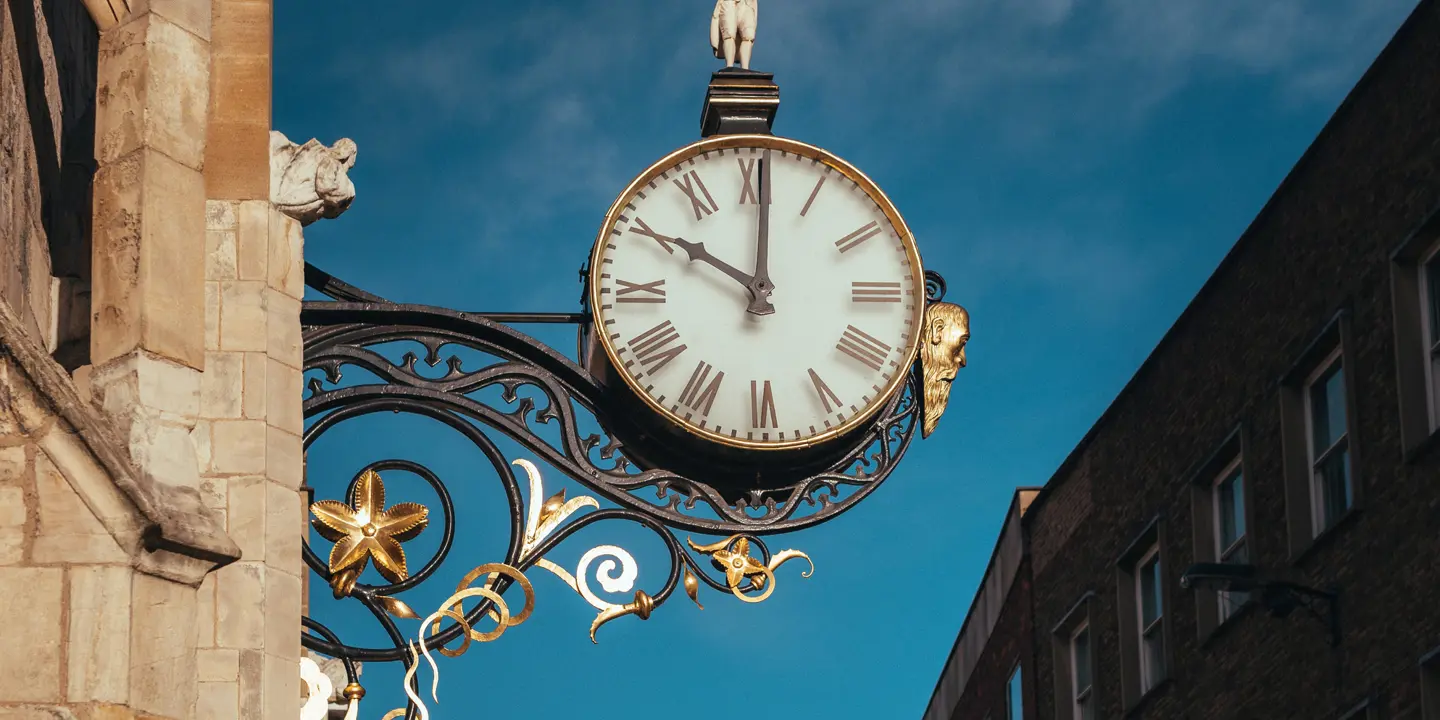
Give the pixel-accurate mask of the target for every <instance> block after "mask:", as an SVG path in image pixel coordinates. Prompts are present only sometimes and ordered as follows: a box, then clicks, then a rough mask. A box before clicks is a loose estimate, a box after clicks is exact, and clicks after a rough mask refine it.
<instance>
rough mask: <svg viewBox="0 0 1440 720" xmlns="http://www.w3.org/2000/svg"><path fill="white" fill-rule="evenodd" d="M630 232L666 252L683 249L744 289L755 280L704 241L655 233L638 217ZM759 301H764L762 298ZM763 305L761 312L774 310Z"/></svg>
mask: <svg viewBox="0 0 1440 720" xmlns="http://www.w3.org/2000/svg"><path fill="white" fill-rule="evenodd" d="M630 232H632V233H635V234H637V235H644V236H645V237H648V238H650V239H652V240H654V241H655V242H657V243H659V244H660V247H662V248H665V252H668V253H670V254H672V255H673V254H675V248H677V247H678V248H680V249H681V250H684V251H685V255H686V257H687V258H688V259H689V260H690V262H695V261H697V260H698V261H700V262H703V263H705V264H706V265H709V266H710V267H713V268H715V269H716V270H719V271H720V272H722V273H725V274H726V275H729V276H730V277H731V278H732V279H734V280H735V282H738V283H740V285H741V286H743V287H744V288H745V289H746V290H749V289H750V285H751V283H753V282H754V281H755V278H754V276H752V275H749V274H747V273H744V272H741V271H740V269H739V268H736V267H735V266H734V265H731V264H730V263H727V262H725V261H724V260H721V259H720V258H717V257H715V256H714V255H711V254H710V251H708V250H706V249H705V243H703V242H690V241H689V240H686V239H685V238H677V237H670V236H669V235H661V234H660V233H657V232H655V231H654V230H652V229H650V226H649V225H646V224H645V221H644V220H641V219H640V218H635V226H634V227H632V228H630ZM759 302H764V300H763V298H762V299H761V300H760V301H759ZM750 305H751V307H752V308H753V307H755V305H756V301H754V300H752V301H751V304H750ZM764 306H765V307H768V308H769V310H768V312H762V313H761V314H768V313H770V312H775V308H774V307H771V306H770V303H768V302H764Z"/></svg>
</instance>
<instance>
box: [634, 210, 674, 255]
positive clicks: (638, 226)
mask: <svg viewBox="0 0 1440 720" xmlns="http://www.w3.org/2000/svg"><path fill="white" fill-rule="evenodd" d="M630 232H632V233H635V234H636V235H644V236H645V237H648V238H650V239H651V240H654V241H655V242H657V243H660V247H662V248H665V252H667V253H670V254H671V255H674V254H675V248H673V247H670V245H669V243H667V242H666V241H667V240H671V239H672V238H670V237H668V236H665V235H661V234H660V233H657V232H655V231H654V230H651V229H650V226H649V225H646V224H645V221H644V220H641V219H640V218H638V217H637V218H635V224H634V225H632V226H631V227H630Z"/></svg>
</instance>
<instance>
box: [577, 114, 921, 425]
mask: <svg viewBox="0 0 1440 720" xmlns="http://www.w3.org/2000/svg"><path fill="white" fill-rule="evenodd" d="M590 272H591V275H590V282H591V304H592V307H593V309H594V314H595V328H596V333H597V335H598V336H599V339H600V341H601V343H602V344H603V346H604V348H605V350H606V354H607V355H608V356H609V358H610V359H611V362H612V364H613V365H615V369H616V370H617V371H618V372H619V373H620V375H621V376H622V377H623V378H624V380H625V382H626V383H627V384H629V385H630V386H631V387H632V388H633V389H634V390H635V391H636V392H638V393H640V394H641V395H642V396H643V397H644V398H645V400H646V402H647V404H648V405H649V406H650V407H651V408H652V409H654V410H656V411H658V412H661V413H663V414H664V415H666V416H667V417H668V418H669V419H670V420H671V421H672V422H675V423H678V424H679V425H681V426H682V427H684V428H686V429H687V430H689V431H690V432H692V433H695V434H698V435H701V436H704V437H707V438H709V439H711V440H715V441H718V442H721V443H724V444H728V445H733V446H739V447H745V448H754V449H778V448H793V447H800V446H807V445H813V444H816V443H819V442H822V441H824V440H826V439H829V438H832V437H835V436H836V435H839V434H842V433H843V432H845V431H847V430H849V429H851V428H853V427H855V426H856V425H858V424H859V423H861V422H863V421H864V420H865V419H867V418H869V417H870V416H872V415H873V414H874V413H875V412H876V411H877V410H878V409H879V408H880V406H881V405H883V403H884V402H885V401H886V400H888V399H889V398H890V397H891V396H892V395H893V393H894V392H896V391H897V390H898V389H899V388H900V386H901V384H902V382H903V381H904V377H905V373H906V372H908V371H909V368H910V364H911V362H912V361H913V360H914V357H915V349H916V347H917V344H918V337H917V331H918V328H919V327H920V325H921V317H922V313H923V311H924V303H925V295H924V272H923V270H922V269H921V267H920V258H919V254H918V253H917V252H916V249H915V245H914V241H913V239H912V238H911V237H910V234H909V232H908V230H907V229H906V228H905V225H904V221H903V220H901V219H900V216H899V214H898V212H896V211H895V209H894V207H893V206H892V205H891V204H890V202H889V201H888V200H887V199H886V198H885V196H884V194H883V193H881V192H880V190H879V189H878V188H877V187H875V185H874V184H873V183H871V182H870V181H869V179H867V178H866V177H865V176H864V175H862V174H861V173H860V172H859V171H858V170H855V169H854V168H853V167H851V166H849V165H848V164H846V163H844V162H843V161H841V160H839V159H838V158H835V157H834V156H832V155H830V154H829V153H827V152H825V151H823V150H820V149H819V148H815V147H811V146H809V145H805V144H803V143H799V142H795V141H791V140H785V139H781V138H773V137H768V136H738V137H725V138H720V139H713V140H707V141H702V142H700V143H696V144H695V145H691V146H689V147H688V148H685V149H682V150H680V151H677V152H676V153H674V154H672V155H670V156H669V157H667V158H666V159H664V160H662V161H661V162H660V163H658V164H656V165H655V166H653V167H651V168H650V170H648V171H647V172H646V173H644V174H642V175H641V176H640V178H638V179H637V180H636V181H635V182H634V183H633V184H632V185H631V186H630V188H629V189H627V190H626V192H625V193H624V194H622V195H621V197H620V198H619V199H618V200H617V201H616V204H615V206H614V208H613V209H612V210H611V212H610V213H609V215H608V216H607V219H606V223H605V226H604V227H603V228H602V230H601V235H600V238H599V240H598V242H597V244H596V248H595V254H594V257H593V258H592V265H591V271H590Z"/></svg>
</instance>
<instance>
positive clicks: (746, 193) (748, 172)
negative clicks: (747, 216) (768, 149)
mask: <svg viewBox="0 0 1440 720" xmlns="http://www.w3.org/2000/svg"><path fill="white" fill-rule="evenodd" d="M735 162H738V163H740V179H741V181H742V182H743V183H744V184H743V185H741V186H740V204H741V205H744V204H745V203H746V202H749V203H750V204H751V205H759V204H760V195H759V194H757V193H756V192H755V183H754V176H755V159H754V158H750V159H749V160H746V159H745V158H735Z"/></svg>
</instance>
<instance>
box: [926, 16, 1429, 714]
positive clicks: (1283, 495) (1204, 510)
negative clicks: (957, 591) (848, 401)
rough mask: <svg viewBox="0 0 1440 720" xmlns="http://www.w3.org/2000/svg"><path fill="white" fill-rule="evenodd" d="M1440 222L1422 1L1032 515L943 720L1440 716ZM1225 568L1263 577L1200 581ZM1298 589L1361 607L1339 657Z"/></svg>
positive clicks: (1013, 535)
mask: <svg viewBox="0 0 1440 720" xmlns="http://www.w3.org/2000/svg"><path fill="white" fill-rule="evenodd" d="M1437 210H1440V2H1436V0H1423V1H1422V2H1421V3H1420V4H1419V6H1418V7H1417V8H1416V9H1415V11H1414V12H1413V14H1412V15H1411V17H1410V18H1409V19H1408V20H1407V21H1406V23H1405V24H1404V25H1403V27H1402V28H1401V29H1400V30H1399V31H1398V32H1397V33H1396V35H1395V37H1394V39H1393V40H1392V41H1391V42H1390V44H1389V46H1388V47H1387V48H1386V49H1385V50H1384V52H1383V53H1382V54H1381V55H1380V56H1379V58H1378V59H1377V60H1376V61H1375V63H1374V64H1373V65H1372V67H1371V68H1370V69H1369V71H1368V72H1367V73H1366V74H1365V76H1364V77H1363V78H1362V79H1361V80H1360V82H1359V83H1358V84H1357V85H1356V87H1355V88H1354V89H1353V90H1352V91H1351V93H1350V95H1349V96H1348V97H1347V98H1346V100H1345V101H1344V103H1343V104H1342V105H1341V106H1340V108H1339V109H1338V110H1337V111H1336V112H1335V114H1334V116H1333V117H1332V119H1331V120H1330V122H1329V123H1328V124H1327V125H1326V127H1325V128H1324V129H1323V130H1322V131H1321V133H1320V135H1319V136H1318V137H1317V138H1316V140H1315V142H1314V143H1313V144H1312V145H1311V147H1310V148H1309V150H1308V151H1306V153H1305V154H1304V156H1303V157H1302V158H1301V159H1300V160H1299V162H1297V163H1296V165H1295V167H1294V169H1293V170H1292V171H1291V173H1290V175H1289V176H1288V177H1287V178H1286V179H1285V181H1284V182H1283V183H1282V184H1281V186H1280V187H1279V188H1278V189H1277V190H1276V191H1275V193H1274V195H1273V196H1272V198H1271V199H1270V201H1269V202H1268V203H1267V204H1266V206H1265V207H1264V209H1263V210H1262V211H1261V212H1260V214H1259V216H1258V217H1257V218H1256V219H1255V220H1254V222H1253V223H1252V224H1251V226H1250V227H1249V229H1248V230H1247V231H1246V232H1245V233H1244V235H1243V236H1241V238H1240V239H1239V241H1238V242H1237V243H1236V245H1235V247H1234V248H1233V249H1232V250H1231V252H1230V253H1229V254H1228V255H1227V256H1226V257H1225V259H1224V260H1223V261H1222V262H1221V264H1220V266H1219V268H1218V269H1217V270H1216V271H1215V273H1214V275H1213V276H1212V277H1211V278H1210V279H1209V280H1208V281H1207V282H1206V283H1205V285H1204V287H1202V289H1201V290H1200V292H1199V293H1198V295H1197V296H1196V297H1195V299H1194V300H1193V301H1192V302H1191V303H1190V305H1189V307H1187V308H1186V309H1185V311H1184V312H1183V313H1182V314H1181V316H1180V318H1179V319H1178V320H1177V321H1176V323H1175V325H1174V326H1173V327H1172V328H1171V329H1170V331H1169V332H1168V333H1167V334H1166V335H1165V337H1164V338H1163V339H1162V340H1161V341H1160V343H1159V345H1158V346H1157V347H1156V349H1155V350H1154V351H1153V352H1152V353H1151V355H1150V357H1149V358H1148V359H1147V360H1146V361H1145V362H1144V364H1142V365H1141V367H1140V369H1139V371H1138V372H1137V373H1136V374H1135V376H1134V377H1133V378H1132V379H1131V381H1130V382H1129V383H1128V384H1127V385H1126V386H1125V388H1124V389H1123V390H1122V391H1121V392H1120V394H1119V396H1118V397H1117V398H1116V399H1115V400H1114V402H1113V403H1112V404H1111V406H1110V407H1109V408H1108V409H1107V410H1106V411H1105V413H1104V414H1103V415H1102V416H1101V418H1100V419H1099V421H1098V422H1097V423H1096V424H1095V426H1094V427H1093V428H1092V429H1091V430H1090V432H1089V433H1087V435H1086V436H1085V437H1084V439H1083V440H1081V442H1080V444H1079V446H1078V447H1076V448H1075V450H1074V451H1073V452H1072V453H1071V454H1070V456H1069V457H1068V458H1067V459H1066V460H1065V462H1064V463H1063V464H1062V465H1061V467H1060V468H1059V469H1058V470H1057V471H1056V473H1055V475H1054V476H1053V477H1052V478H1051V479H1050V480H1049V482H1048V483H1047V484H1046V485H1045V487H1044V488H1043V489H1042V490H1041V491H1040V492H1039V493H1038V495H1036V496H1035V497H1034V499H1033V500H1031V501H1030V502H1028V507H1024V506H1025V505H1026V503H1021V502H1017V503H1015V504H1013V505H1012V507H1011V510H1010V517H1009V519H1008V520H1007V522H1006V523H1005V529H1004V530H1003V532H1002V536H1001V539H1000V542H999V547H998V548H997V551H996V557H995V559H994V560H992V562H991V566H990V569H989V570H988V571H987V574H986V578H985V580H984V582H983V583H982V584H981V589H980V591H979V593H978V594H977V597H976V601H975V604H974V606H972V608H971V610H970V615H969V617H967V619H966V621H965V624H964V626H963V629H962V630H961V633H960V637H959V639H958V640H957V642H956V646H955V649H954V650H953V651H952V653H951V656H950V658H949V660H947V662H946V665H945V667H944V669H943V671H942V673H941V677H940V680H939V682H938V683H937V687H936V691H935V693H934V695H933V696H932V698H931V700H930V703H929V706H928V708H927V710H926V712H925V718H926V720H950V719H951V718H956V719H961V718H964V719H969V718H974V719H975V720H983V719H984V718H987V717H988V718H993V719H994V720H1000V719H1001V718H1005V717H1007V713H1010V715H1009V716H1010V717H1022V716H1023V717H1025V718H1043V719H1044V720H1050V719H1051V718H1057V719H1058V718H1064V719H1066V720H1068V719H1069V718H1122V717H1125V718H1132V717H1144V718H1244V719H1250V718H1256V719H1260V718H1264V719H1269V718H1306V719H1311V718H1317V719H1325V718H1335V719H1337V720H1340V719H1343V720H1348V719H1350V718H1390V719H1395V720H1421V719H1422V718H1423V719H1425V720H1431V719H1437V718H1440V652H1436V650H1437V648H1440V564H1437V562H1436V560H1435V558H1436V557H1440V450H1437V445H1440V441H1437V440H1436V438H1437V437H1440V432H1437V428H1440V402H1437V398H1440V345H1437V340H1440V260H1437V257H1436V256H1437V253H1436V250H1437V248H1440V213H1437ZM1025 496H1026V494H1025V493H1022V494H1021V495H1020V496H1019V497H1021V498H1024V497H1025ZM1021 507H1024V511H1023V513H1022V512H1020V508H1021ZM1218 562H1224V563H1229V564H1231V566H1232V567H1234V568H1237V569H1236V570H1235V572H1243V571H1244V570H1245V569H1246V568H1249V569H1250V570H1251V571H1253V573H1255V578H1254V579H1255V582H1252V583H1251V584H1249V585H1246V584H1232V585H1222V584H1215V583H1211V584H1207V583H1189V585H1190V587H1185V586H1184V585H1182V583H1181V578H1182V576H1183V575H1184V574H1185V573H1186V572H1187V569H1191V568H1192V567H1193V566H1194V565H1195V564H1196V563H1218ZM1281 582H1288V583H1292V584H1293V585H1294V586H1302V587H1307V588H1315V589H1321V590H1325V591H1334V592H1335V593H1337V594H1338V609H1339V614H1338V621H1339V622H1338V627H1339V631H1340V639H1339V644H1338V646H1333V647H1332V645H1331V642H1330V639H1331V636H1330V632H1329V628H1328V625H1327V620H1328V617H1329V615H1328V611H1329V609H1330V607H1331V606H1330V604H1329V603H1326V602H1324V601H1323V599H1318V598H1317V602H1316V603H1315V604H1314V605H1313V607H1312V608H1311V609H1312V610H1313V611H1314V613H1315V615H1314V616H1312V615H1311V610H1307V609H1306V608H1305V607H1299V608H1293V607H1286V603H1287V601H1293V600H1295V599H1296V598H1302V597H1306V596H1304V595H1301V594H1296V593H1294V592H1287V591H1286V587H1287V586H1284V585H1280V584H1278V583H1281ZM1256 583H1258V584H1256ZM1226 587H1228V588H1230V589H1231V590H1234V591H1235V592H1229V593H1227V592H1225V590H1224V588H1226ZM1267 588H1268V589H1267ZM1240 590H1249V591H1250V592H1249V593H1248V594H1243V593H1241V592H1239V591H1240ZM1287 609H1292V610H1293V612H1290V613H1289V614H1288V615H1287V614H1285V612H1284V610H1287ZM1017 668H1018V673H1017V672H1016V669H1017ZM1012 695H1015V696H1018V698H1019V704H1020V705H1022V706H1023V715H1022V714H1020V713H1015V712H1014V711H1012V710H1011V706H1012V705H1014V704H1015V703H1014V701H1012V700H1011V699H1010V698H1011V696H1012Z"/></svg>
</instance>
